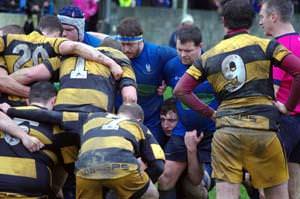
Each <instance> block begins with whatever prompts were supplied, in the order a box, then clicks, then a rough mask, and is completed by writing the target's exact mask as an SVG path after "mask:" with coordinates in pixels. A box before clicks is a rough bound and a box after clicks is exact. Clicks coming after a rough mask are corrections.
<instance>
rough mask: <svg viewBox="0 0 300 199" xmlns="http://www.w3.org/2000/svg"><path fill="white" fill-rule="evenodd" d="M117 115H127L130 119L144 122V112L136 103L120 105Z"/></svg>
mask: <svg viewBox="0 0 300 199" xmlns="http://www.w3.org/2000/svg"><path fill="white" fill-rule="evenodd" d="M118 113H123V114H125V115H128V116H129V117H130V118H132V119H136V120H141V121H144V111H143V109H142V107H141V106H140V105H138V104H136V103H132V104H128V103H126V104H124V103H123V104H122V105H121V106H120V108H119V110H118Z"/></svg>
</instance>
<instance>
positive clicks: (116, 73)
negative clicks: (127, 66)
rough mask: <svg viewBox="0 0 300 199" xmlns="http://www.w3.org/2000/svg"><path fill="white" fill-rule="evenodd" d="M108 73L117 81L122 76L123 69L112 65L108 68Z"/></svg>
mask: <svg viewBox="0 0 300 199" xmlns="http://www.w3.org/2000/svg"><path fill="white" fill-rule="evenodd" d="M110 71H111V73H112V75H113V76H114V78H115V80H119V79H120V78H121V77H122V75H123V69H122V67H121V66H120V65H119V64H117V63H115V64H113V65H112V66H111V67H110Z"/></svg>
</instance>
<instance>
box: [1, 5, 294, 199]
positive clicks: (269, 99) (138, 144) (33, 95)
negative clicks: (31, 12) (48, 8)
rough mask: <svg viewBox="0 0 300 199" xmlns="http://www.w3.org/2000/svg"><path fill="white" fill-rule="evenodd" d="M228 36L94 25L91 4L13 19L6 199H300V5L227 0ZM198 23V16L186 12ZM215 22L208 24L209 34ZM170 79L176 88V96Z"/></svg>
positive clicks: (5, 56)
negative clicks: (88, 19)
mask: <svg viewBox="0 0 300 199" xmlns="http://www.w3.org/2000/svg"><path fill="white" fill-rule="evenodd" d="M219 11H220V14H221V17H222V21H223V26H224V30H225V36H224V38H223V39H220V42H219V43H217V44H216V45H215V46H214V47H212V48H211V49H208V50H206V51H205V52H204V50H203V48H202V37H201V31H200V29H199V28H198V27H197V26H195V25H192V24H189V25H186V26H182V27H181V28H180V29H178V30H177V31H176V49H173V48H170V47H165V46H160V45H156V44H153V43H151V42H148V41H145V40H144V38H143V29H142V27H141V25H140V23H139V21H138V20H137V19H136V18H132V17H127V18H124V19H123V20H122V21H120V23H119V25H118V26H117V35H116V36H108V35H104V34H102V33H88V32H85V31H84V26H85V20H84V15H83V13H82V11H81V10H80V9H79V8H77V7H74V6H66V7H64V8H62V9H61V10H60V11H59V13H58V15H57V16H50V15H45V16H42V17H41V19H40V21H39V24H38V27H37V30H35V31H33V32H32V33H30V34H27V35H26V34H23V33H22V30H21V29H20V28H19V27H18V26H15V25H9V26H5V27H2V28H1V29H0V32H1V37H0V66H1V67H0V92H1V96H0V99H1V104H0V109H1V112H0V129H1V131H0V198H24V199H25V198H26V199H39V198H40V199H42V198H50V199H52V198H65V199H72V198H84V199H89V198H90V199H94V198H122V199H125V198H151V199H154V198H156V199H158V198H161V199H174V198H179V199H181V198H189V199H190V198H200V199H202V198H203V199H206V198H208V192H209V191H210V190H211V189H212V188H213V187H214V186H215V188H216V198H218V199H238V198H239V197H240V185H241V184H244V186H245V187H246V189H247V191H248V194H249V196H250V198H253V199H255V198H260V199H262V198H267V199H269V198H270V199H277V198H278V199H288V198H291V199H294V198H299V197H300V187H299V184H300V166H299V163H300V156H299V155H298V154H299V152H300V102H299V99H300V92H297V90H299V88H300V59H299V56H300V50H299V49H300V48H299V47H300V36H299V34H298V33H296V32H295V30H294V27H293V25H292V22H291V21H292V17H293V3H292V2H291V1H287V0H264V1H263V2H262V5H261V9H260V12H259V24H260V25H261V27H262V28H263V30H264V32H265V34H266V35H267V36H271V37H273V39H266V38H261V37H258V36H255V35H252V34H250V33H249V29H250V28H251V25H252V23H253V20H254V17H255V12H254V11H253V8H252V6H251V4H250V2H249V1H248V0H247V1H246V0H221V1H219ZM185 22H186V21H185ZM202 31H205V30H202ZM166 86H169V87H171V88H172V90H173V94H174V97H172V98H170V99H168V100H166V101H163V93H164V91H165V88H166Z"/></svg>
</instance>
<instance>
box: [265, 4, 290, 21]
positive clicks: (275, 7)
mask: <svg viewBox="0 0 300 199" xmlns="http://www.w3.org/2000/svg"><path fill="white" fill-rule="evenodd" d="M263 3H264V4H265V5H266V12H267V14H271V12H272V11H275V12H277V14H279V15H280V19H281V21H282V22H290V21H291V20H292V18H293V15H294V4H293V2H292V1H291V0H264V1H263Z"/></svg>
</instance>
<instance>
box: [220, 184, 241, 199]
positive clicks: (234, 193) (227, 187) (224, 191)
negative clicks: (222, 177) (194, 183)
mask: <svg viewBox="0 0 300 199" xmlns="http://www.w3.org/2000/svg"><path fill="white" fill-rule="evenodd" d="M216 188H217V199H239V196H240V184H232V183H229V182H224V181H219V182H217V183H216Z"/></svg>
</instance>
